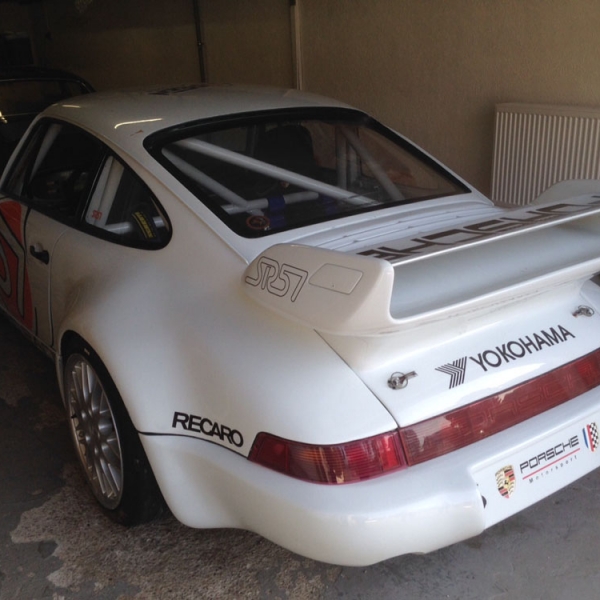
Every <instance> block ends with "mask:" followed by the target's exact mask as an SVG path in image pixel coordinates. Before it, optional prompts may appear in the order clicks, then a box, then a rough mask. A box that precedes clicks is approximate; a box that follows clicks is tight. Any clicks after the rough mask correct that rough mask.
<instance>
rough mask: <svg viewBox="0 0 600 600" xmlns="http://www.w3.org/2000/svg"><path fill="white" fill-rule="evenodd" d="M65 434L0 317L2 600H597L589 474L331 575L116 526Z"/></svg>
mask: <svg viewBox="0 0 600 600" xmlns="http://www.w3.org/2000/svg"><path fill="white" fill-rule="evenodd" d="M67 434H68V432H67V428H66V425H65V422H64V417H63V413H62V407H61V404H60V399H59V395H58V389H57V386H56V383H55V379H54V370H53V365H52V364H51V363H50V362H49V361H48V360H47V359H46V358H45V357H44V356H43V355H42V354H40V353H39V352H38V351H37V350H35V349H34V348H33V347H32V346H31V345H29V343H28V342H27V341H26V340H25V339H24V338H22V337H21V336H20V334H19V333H18V332H17V331H16V330H15V329H13V328H12V327H11V326H10V325H9V324H8V323H7V322H6V320H5V319H4V318H2V317H0V482H1V485H0V600H9V599H11V600H12V599H21V598H22V599H27V600H30V599H34V598H40V599H41V598H50V599H52V600H62V599H64V600H67V599H73V598H77V599H91V600H111V599H121V600H134V599H135V600H140V599H142V600H150V599H161V600H162V599H170V598H186V599H188V598H189V599H195V598H228V599H229V598H290V599H304V598H322V599H333V598H338V599H339V598H342V599H369V598H377V599H388V598H389V599H392V598H393V599H395V600H405V599H406V600H413V599H419V600H434V599H435V600H440V599H453V600H482V599H494V600H506V599H524V600H536V599H540V600H541V599H544V600H571V599H573V598H578V599H579V600H596V599H598V598H600V568H599V565H598V563H599V558H598V557H599V556H600V472H599V473H593V474H591V475H589V476H587V477H586V478H584V479H582V480H580V481H578V482H576V483H575V484H574V485H572V486H570V487H569V488H567V489H565V490H563V491H561V492H559V493H558V494H555V495H554V496H552V497H550V498H548V499H546V500H545V501H544V502H541V503H540V504H538V505H537V506H534V507H532V508H530V509H529V510H527V511H525V512H523V513H521V514H520V515H518V516H516V517H514V518H512V519H510V520H508V521H506V522H504V523H501V524H500V525H497V526H496V527H493V528H492V529H490V530H489V531H487V532H486V533H484V534H483V535H481V536H479V537H477V538H474V539H473V540H470V541H468V542H465V543H462V544H457V545H455V546H452V547H450V548H445V549H443V550H440V551H438V552H434V553H432V554H429V555H426V556H406V557H400V558H396V559H393V560H388V561H386V562H384V563H381V564H378V565H375V566H372V567H369V568H362V569H357V568H342V567H335V566H331V565H325V564H322V563H317V562H314V561H311V560H308V559H304V558H302V557H299V556H297V555H295V554H292V553H290V552H288V551H286V550H283V549H282V548H279V547H278V546H275V545H274V544H272V543H271V542H268V541H267V540H264V539H262V538H260V537H259V536H257V535H254V534H252V533H248V532H243V531H236V530H211V531H199V530H192V529H189V528H186V527H184V526H182V525H181V524H179V523H178V522H177V521H175V520H174V519H173V518H172V517H169V518H166V519H164V520H162V521H159V522H156V523H152V524H150V525H144V526H142V527H137V528H133V529H124V528H121V527H119V526H116V525H114V524H113V523H111V522H110V521H108V520H107V519H106V518H105V517H104V516H103V515H102V514H101V513H100V512H99V511H98V510H97V509H96V506H95V504H94V502H93V500H92V499H91V497H90V494H89V493H88V490H87V489H86V488H85V486H84V484H83V480H82V478H81V476H80V474H79V471H78V469H77V465H76V463H75V455H74V453H73V451H72V449H71V445H70V440H69V438H68V435H67Z"/></svg>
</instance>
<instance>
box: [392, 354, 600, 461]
mask: <svg viewBox="0 0 600 600" xmlns="http://www.w3.org/2000/svg"><path fill="white" fill-rule="evenodd" d="M598 385H600V349H598V350H595V351H594V352H591V353H590V354H587V355H586V356H582V357H581V358H578V359H577V360H574V361H572V362H570V363H567V364H565V365H563V366H561V367H559V368H558V369H554V370H553V371H549V372H548V373H545V374H544V375H541V376H540V377H536V378H535V379H531V380H529V381H526V382H524V383H521V384H519V385H517V386H515V387H512V388H509V389H507V390H504V391H503V392H500V393H499V394H494V395H493V396H488V397H487V398H483V399H482V400H479V401H477V402H474V403H472V404H469V405H467V406H463V407H461V408H457V409H456V410H452V411H449V412H447V413H445V414H443V415H439V416H437V417H433V418H431V419H428V420H426V421H421V422H420V423H415V424H414V425H410V426H408V427H403V428H401V429H400V436H401V439H402V445H403V447H404V451H405V453H406V458H407V461H408V464H409V465H416V464H419V463H422V462H425V461H427V460H431V459H432V458H436V457H438V456H442V455H444V454H448V453H449V452H452V451H454V450H458V449H459V448H464V447H465V446H468V445H470V444H473V443H474V442H477V441H479V440H482V439H485V438H487V437H489V436H490V435H494V434H495V433H499V432H500V431H504V430H505V429H508V428H509V427H512V426H513V425H517V424H518V423H521V422H522V421H525V420H527V419H530V418H531V417H534V416H536V415H539V414H541V413H543V412H545V411H547V410H549V409H551V408H554V407H555V406H559V405H560V404H563V403H564V402H567V401H569V400H572V399H573V398H576V397H577V396H580V395H581V394H583V393H585V392H587V391H589V390H591V389H593V388H595V387H597V386H598Z"/></svg>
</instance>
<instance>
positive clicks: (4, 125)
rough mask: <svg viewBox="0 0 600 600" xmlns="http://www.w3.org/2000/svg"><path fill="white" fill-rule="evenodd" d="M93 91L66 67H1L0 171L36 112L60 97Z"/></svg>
mask: <svg viewBox="0 0 600 600" xmlns="http://www.w3.org/2000/svg"><path fill="white" fill-rule="evenodd" d="M93 91H94V88H93V87H92V86H91V85H90V84H89V83H88V82H87V81H85V80H84V79H82V78H81V77H78V76H77V75H74V74H73V73H69V72H68V71H63V70H60V69H46V68H43V67H0V174H1V173H2V171H3V169H4V167H5V166H6V163H7V162H8V159H9V158H10V155H11V153H12V151H13V150H14V149H15V147H16V145H17V143H18V142H19V140H20V139H21V137H22V135H23V134H24V133H25V130H26V129H27V127H28V126H29V124H30V123H31V121H33V119H34V118H35V116H36V115H37V114H38V113H40V112H41V111H42V110H44V109H45V108H46V107H48V106H50V105H51V104H54V103H55V102H58V101H59V100H64V99H65V98H69V97H71V96H79V95H80V94H87V93H89V92H93Z"/></svg>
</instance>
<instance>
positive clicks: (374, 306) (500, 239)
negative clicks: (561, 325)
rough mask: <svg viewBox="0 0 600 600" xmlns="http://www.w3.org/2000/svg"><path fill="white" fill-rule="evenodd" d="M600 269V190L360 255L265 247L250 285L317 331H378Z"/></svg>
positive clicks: (247, 277) (249, 273) (248, 277)
mask: <svg viewBox="0 0 600 600" xmlns="http://www.w3.org/2000/svg"><path fill="white" fill-rule="evenodd" d="M599 271H600V195H590V194H588V195H585V196H580V197H577V198H571V199H568V200H564V201H561V202H557V201H550V202H548V203H545V204H538V205H535V206H528V207H522V208H517V209H510V210H505V211H502V212H498V213H497V214H495V215H492V216H491V217H488V218H487V219H485V220H483V221H478V222H474V223H470V222H467V223H464V224H460V225H457V226H455V227H452V228H450V229H443V230H437V231H433V232H430V233H427V234H426V235H422V236H416V237H413V238H402V239H399V240H394V241H389V242H387V243H385V244H384V245H381V246H378V247H376V248H368V249H363V250H362V251H360V252H359V253H358V254H348V253H344V252H339V251H335V250H326V249H323V248H318V247H310V246H301V245H294V244H279V245H275V246H272V247H271V248H269V249H267V250H266V251H264V252H263V253H262V254H261V255H260V256H258V257H257V258H256V259H255V260H254V261H252V263H251V264H250V265H249V266H248V268H247V270H246V272H245V274H244V287H245V290H246V292H247V293H248V294H249V295H250V296H251V297H253V298H254V299H255V300H256V301H258V302H259V303H261V304H263V305H264V306H266V307H268V308H270V309H272V310H274V311H275V312H277V313H279V314H281V315H283V316H285V317H288V318H291V319H293V320H295V321H298V322H300V323H303V324H304V325H306V326H309V327H311V328H313V329H316V330H318V331H323V332H328V333H335V334H339V335H355V336H356V335H359V336H360V335H378V334H384V333H392V332H394V331H398V330H400V329H404V328H406V327H413V326H415V325H418V324H421V323H424V322H427V321H429V322H431V321H436V320H439V319H442V318H448V317H451V316H456V315H458V314H461V313H462V314H464V313H465V312H470V311H473V310H476V309H484V308H486V307H491V306H498V305H499V304H504V303H509V302H514V301H516V300H517V299H519V298H523V297H525V296H531V295H535V294H540V293H543V292H545V291H548V290H550V289H553V288H556V287H558V286H561V285H563V284H566V283H574V282H579V284H581V283H583V281H585V280H586V279H589V278H590V277H591V276H593V275H594V274H595V273H597V272H599Z"/></svg>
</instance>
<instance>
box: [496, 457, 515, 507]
mask: <svg viewBox="0 0 600 600" xmlns="http://www.w3.org/2000/svg"><path fill="white" fill-rule="evenodd" d="M496 485H497V486H498V491H499V492H500V495H501V496H502V497H503V498H507V499H508V498H510V497H511V496H512V494H513V492H514V491H515V487H516V485H517V482H516V478H515V470H514V469H513V467H512V465H507V466H506V467H502V468H501V469H500V470H499V471H497V472H496Z"/></svg>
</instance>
